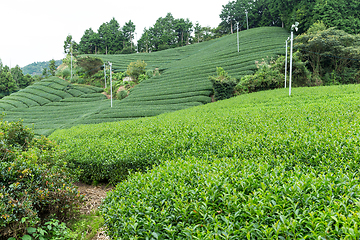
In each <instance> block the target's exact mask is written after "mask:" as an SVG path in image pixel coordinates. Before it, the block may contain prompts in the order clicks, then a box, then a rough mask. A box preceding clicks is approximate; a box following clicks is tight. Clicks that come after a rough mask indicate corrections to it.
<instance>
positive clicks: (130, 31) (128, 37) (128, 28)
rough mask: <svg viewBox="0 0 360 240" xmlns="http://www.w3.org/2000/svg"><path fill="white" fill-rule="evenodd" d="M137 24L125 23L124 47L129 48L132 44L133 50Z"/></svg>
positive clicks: (123, 29)
mask: <svg viewBox="0 0 360 240" xmlns="http://www.w3.org/2000/svg"><path fill="white" fill-rule="evenodd" d="M135 29H136V27H135V24H134V23H133V22H132V21H131V20H129V22H127V23H125V25H124V26H123V27H122V33H123V39H124V40H123V45H124V46H123V47H124V48H125V47H127V45H128V44H129V43H130V47H131V49H132V48H133V42H132V41H133V39H134V33H135Z"/></svg>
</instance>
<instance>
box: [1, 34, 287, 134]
mask: <svg viewBox="0 0 360 240" xmlns="http://www.w3.org/2000/svg"><path fill="white" fill-rule="evenodd" d="M239 35H240V49H241V50H240V52H237V42H236V39H237V36H236V34H233V35H229V36H226V37H223V38H219V39H215V40H212V41H208V42H204V43H199V44H193V45H189V46H186V47H181V48H176V49H169V50H165V51H161V52H154V53H150V54H145V53H141V54H131V55H98V56H100V57H102V58H103V59H104V60H105V61H111V62H112V63H113V66H114V69H115V70H118V71H119V70H122V71H124V70H125V69H126V67H127V65H128V64H129V63H130V62H132V61H136V60H144V61H145V62H147V63H148V66H149V67H150V68H155V67H156V68H159V69H160V71H161V72H162V74H161V75H160V76H158V77H153V78H150V79H149V80H146V81H143V82H142V83H141V84H139V85H137V86H136V87H134V88H133V89H132V91H131V93H130V95H129V96H128V97H127V98H125V99H123V100H121V101H118V100H115V101H114V103H113V107H112V108H110V100H106V99H104V98H103V97H101V96H100V97H98V95H96V96H95V98H87V97H84V96H82V94H85V93H86V92H87V90H86V91H85V90H84V89H85V87H82V90H84V91H85V92H83V93H82V94H80V93H79V92H77V93H76V94H71V93H70V95H71V97H70V96H69V95H68V92H67V89H66V87H69V88H73V86H75V85H70V84H69V83H67V82H65V81H63V80H61V79H58V78H50V79H48V80H44V81H42V82H40V83H38V84H35V85H34V86H31V87H29V89H25V90H22V91H20V92H19V93H16V94H14V95H11V96H9V97H8V98H5V99H3V100H0V110H3V111H5V113H6V116H5V117H4V120H18V119H19V118H22V119H24V123H25V125H28V126H34V129H35V132H36V133H37V134H45V135H48V134H50V133H51V132H53V131H54V130H55V129H58V128H68V127H71V126H74V125H78V124H91V123H100V122H111V121H119V120H127V119H134V118H138V117H148V116H155V115H158V114H161V113H165V112H171V111H176V110H180V109H184V108H188V107H192V106H197V105H202V104H206V103H210V102H211V97H210V94H211V92H212V84H211V82H210V80H209V79H208V77H209V76H210V75H215V71H216V67H223V68H224V69H225V70H226V71H227V72H229V74H231V75H232V76H233V77H237V78H240V77H241V76H243V75H246V74H251V73H253V72H254V70H255V69H256V65H255V61H260V60H261V59H262V58H265V57H271V56H276V55H277V54H280V53H283V52H284V48H283V45H284V40H285V39H286V38H287V35H288V33H287V31H286V30H284V29H281V28H277V27H267V28H258V29H251V30H248V31H243V32H241V33H240V34H239ZM52 81H53V82H56V83H57V84H60V85H62V88H60V89H57V91H59V90H60V91H65V95H66V96H67V97H64V96H60V97H61V99H56V98H52V97H53V92H52V91H53V90H51V89H46V88H43V87H42V89H40V90H41V91H42V92H41V93H40V92H39V91H36V92H34V91H33V89H34V87H35V88H36V87H38V86H43V85H44V84H45V85H46V84H48V83H49V82H52ZM76 88H77V87H75V89H76ZM82 90H80V92H81V91H82ZM47 91H49V92H48V93H49V94H50V95H51V96H45V95H46V93H47ZM74 91H75V90H74ZM57 93H58V94H60V95H61V94H62V93H59V92H57ZM19 94H20V95H21V99H20V97H19V96H18V95H19ZM39 96H40V97H42V99H38V98H39ZM44 98H45V99H47V100H48V101H47V100H44Z"/></svg>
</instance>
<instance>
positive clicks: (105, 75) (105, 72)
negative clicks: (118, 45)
mask: <svg viewBox="0 0 360 240" xmlns="http://www.w3.org/2000/svg"><path fill="white" fill-rule="evenodd" d="M104 78H105V88H106V65H105V63H104Z"/></svg>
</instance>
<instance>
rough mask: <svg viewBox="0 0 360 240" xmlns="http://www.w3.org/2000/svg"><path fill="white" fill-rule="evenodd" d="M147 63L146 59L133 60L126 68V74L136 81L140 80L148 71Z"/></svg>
mask: <svg viewBox="0 0 360 240" xmlns="http://www.w3.org/2000/svg"><path fill="white" fill-rule="evenodd" d="M146 65H147V64H146V63H145V61H140V60H137V61H136V62H131V63H130V64H129V66H128V67H127V69H126V74H127V75H129V76H130V77H132V78H133V79H134V80H135V81H138V80H139V76H140V75H142V74H145V73H146V71H145V68H146Z"/></svg>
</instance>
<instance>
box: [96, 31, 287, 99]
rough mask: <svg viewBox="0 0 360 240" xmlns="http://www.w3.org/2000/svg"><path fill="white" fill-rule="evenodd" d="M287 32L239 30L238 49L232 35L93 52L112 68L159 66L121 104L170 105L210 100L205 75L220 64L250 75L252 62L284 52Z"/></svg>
mask: <svg viewBox="0 0 360 240" xmlns="http://www.w3.org/2000/svg"><path fill="white" fill-rule="evenodd" d="M288 35H289V34H288V32H287V31H286V30H284V29H282V28H277V27H263V28H255V29H250V30H247V31H243V32H240V33H239V39H240V52H238V51H237V41H236V39H237V36H236V34H233V35H229V36H226V37H222V38H220V39H215V40H212V41H208V42H203V43H201V44H193V45H188V46H185V47H181V48H176V49H169V50H165V51H160V52H155V53H151V54H146V53H139V54H132V55H125V56H124V55H107V56H104V55H97V56H98V57H101V58H102V59H103V60H104V61H111V62H112V63H113V66H114V68H115V69H118V70H121V71H125V70H126V67H127V65H128V64H129V63H130V62H131V61H136V60H138V59H140V60H144V61H145V62H147V63H148V67H149V68H150V69H154V68H159V69H160V71H162V72H163V74H162V75H161V76H158V77H155V78H151V79H149V80H148V81H145V82H143V83H141V84H140V85H138V86H137V87H135V88H134V89H133V91H132V92H131V94H130V96H129V97H127V98H126V99H124V103H125V102H126V103H136V104H151V105H153V104H163V103H164V102H166V104H173V103H179V101H181V102H200V103H208V102H210V97H209V95H210V93H211V91H212V84H211V82H210V81H209V79H208V77H209V76H210V75H216V74H215V70H216V67H222V68H224V69H225V71H227V72H228V73H229V74H230V75H231V76H232V77H235V78H239V79H240V78H241V77H242V76H244V75H247V74H253V73H254V70H255V69H256V65H255V61H261V59H263V58H266V57H275V56H277V55H279V54H284V52H285V51H284V50H285V49H284V41H285V40H286V38H287V37H288Z"/></svg>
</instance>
